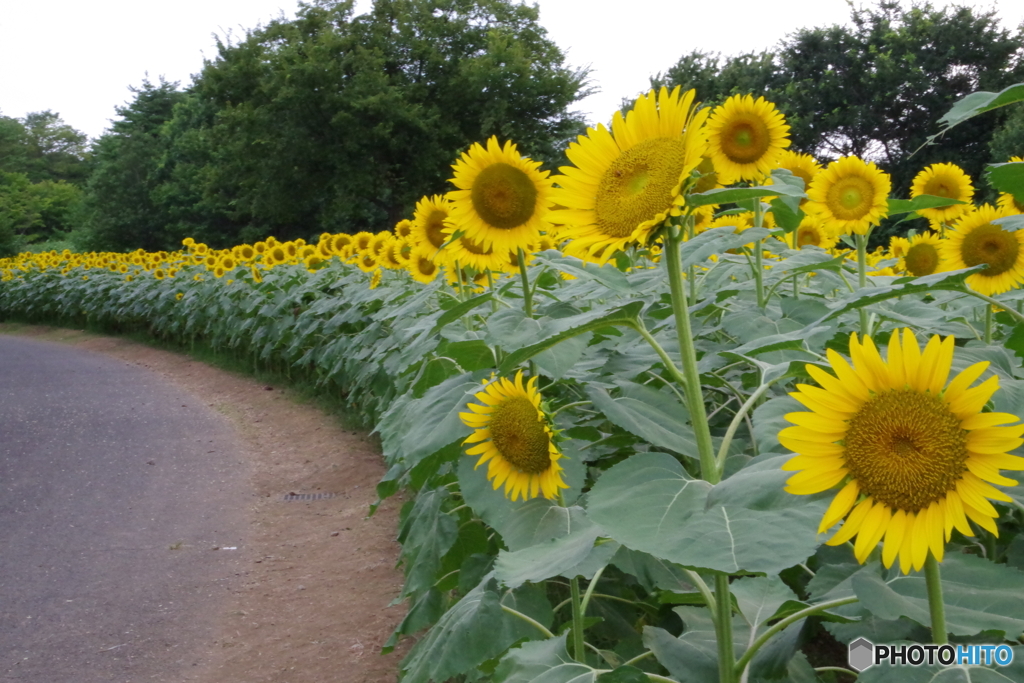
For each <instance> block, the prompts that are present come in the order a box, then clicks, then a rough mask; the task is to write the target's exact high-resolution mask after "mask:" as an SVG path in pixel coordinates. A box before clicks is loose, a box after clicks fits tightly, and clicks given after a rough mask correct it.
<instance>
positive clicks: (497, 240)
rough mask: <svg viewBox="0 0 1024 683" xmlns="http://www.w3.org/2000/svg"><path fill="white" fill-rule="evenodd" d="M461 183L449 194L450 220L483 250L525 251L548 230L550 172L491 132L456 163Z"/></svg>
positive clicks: (456, 179) (454, 166)
mask: <svg viewBox="0 0 1024 683" xmlns="http://www.w3.org/2000/svg"><path fill="white" fill-rule="evenodd" d="M452 169H454V171H455V177H453V178H451V180H450V182H451V183H452V184H453V185H455V187H457V188H458V189H457V190H452V191H451V192H449V193H448V199H449V200H450V201H451V220H452V223H453V224H454V225H455V226H456V228H457V229H459V230H462V231H463V232H464V233H465V235H466V236H467V237H469V238H470V239H472V240H473V241H474V242H475V243H477V244H479V245H481V248H483V249H491V248H493V249H494V250H496V251H506V250H508V251H516V250H517V249H525V248H526V247H527V246H528V245H529V244H530V243H531V242H533V241H535V240H536V239H537V238H538V237H540V233H541V231H542V230H545V229H547V227H548V225H549V223H548V212H549V209H550V208H551V190H552V187H551V179H550V177H549V176H550V172H549V171H541V170H540V162H539V161H533V160H531V159H529V158H527V157H524V156H522V155H520V154H519V152H518V151H517V150H516V146H515V145H514V144H513V143H512V142H510V141H508V142H505V145H504V146H501V145H499V144H498V138H497V137H496V136H493V135H492V136H491V138H490V139H489V140H488V141H487V147H484V146H483V145H481V144H480V143H474V144H473V146H472V147H470V148H469V151H468V152H466V153H464V154H463V155H462V157H461V158H459V159H458V160H457V161H456V162H455V163H454V164H453V165H452Z"/></svg>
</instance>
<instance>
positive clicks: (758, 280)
mask: <svg viewBox="0 0 1024 683" xmlns="http://www.w3.org/2000/svg"><path fill="white" fill-rule="evenodd" d="M754 201H756V202H757V205H756V206H755V207H754V227H755V228H760V227H762V225H761V224H762V223H764V212H763V211H761V200H760V199H756V200H754ZM763 252H764V240H758V241H757V242H755V243H754V287H755V289H756V290H757V307H758V308H764V307H765V305H766V304H767V303H768V300H767V299H766V298H765V296H764V263H763V259H764V255H763Z"/></svg>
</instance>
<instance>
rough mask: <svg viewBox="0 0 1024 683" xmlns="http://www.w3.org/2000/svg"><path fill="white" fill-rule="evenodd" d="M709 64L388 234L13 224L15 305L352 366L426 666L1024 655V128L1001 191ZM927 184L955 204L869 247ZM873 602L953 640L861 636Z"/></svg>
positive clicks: (487, 170) (632, 677)
mask: <svg viewBox="0 0 1024 683" xmlns="http://www.w3.org/2000/svg"><path fill="white" fill-rule="evenodd" d="M1014 88H1016V89H1015V90H1014V89H1009V90H1008V91H1004V92H1003V93H1000V94H984V93H976V94H975V95H972V96H971V98H974V99H971V98H968V100H965V101H964V102H962V103H960V104H958V105H957V107H956V108H954V110H953V111H951V112H950V114H948V115H947V117H946V118H945V119H944V120H943V122H944V124H945V125H946V126H952V125H955V124H956V123H957V122H959V121H961V120H963V119H965V118H967V117H968V116H972V115H977V114H980V113H983V112H984V111H985V110H986V109H988V108H992V107H994V106H998V105H1001V104H1005V103H1008V102H1012V101H1013V100H1014V99H1016V100H1024V86H1014ZM979 95H980V96H981V97H978V96H979ZM694 97H695V95H694V93H693V92H692V91H691V92H685V93H684V92H681V91H680V90H678V89H676V90H674V91H671V92H670V91H667V90H664V89H663V90H661V91H660V92H654V91H652V92H650V93H648V94H647V95H645V96H643V97H640V98H639V99H638V100H637V101H636V103H635V105H634V107H633V109H632V110H631V111H629V113H627V114H625V115H621V114H616V115H615V117H614V119H613V123H612V125H611V128H610V129H606V128H605V127H604V126H598V127H597V128H596V129H590V130H589V131H588V133H587V135H585V136H581V137H580V138H579V139H578V140H577V142H575V143H573V144H572V145H571V146H570V147H569V149H568V151H567V156H568V158H569V160H570V161H571V163H572V165H571V166H568V167H565V168H562V169H561V172H560V173H559V174H557V175H549V174H548V173H547V172H542V171H540V170H539V164H537V163H535V162H533V161H531V160H530V159H527V158H524V157H523V156H521V155H520V154H519V153H518V152H517V149H516V146H515V144H513V143H512V142H507V141H506V142H504V143H503V144H502V142H500V141H498V140H496V139H494V138H492V139H490V140H488V141H486V142H485V143H481V144H476V145H474V146H472V147H471V148H470V149H469V150H468V151H467V152H466V153H465V154H463V155H462V156H461V158H459V159H457V160H456V161H455V163H454V165H453V169H454V173H453V178H452V181H451V182H452V184H453V186H454V188H455V189H453V190H452V191H451V192H449V193H448V194H447V195H445V196H433V197H424V198H423V199H422V200H421V201H420V203H419V204H418V206H417V207H416V211H415V213H414V215H413V216H412V217H411V218H410V219H409V220H403V221H401V222H400V223H398V224H397V225H395V226H394V228H393V229H392V230H385V231H382V232H380V233H377V234H371V233H359V234H356V235H348V234H336V235H332V234H324V235H321V236H320V238H319V240H318V241H316V242H315V243H314V242H313V241H311V242H310V243H304V242H302V241H301V240H300V241H296V242H285V243H281V242H278V241H277V240H275V239H274V238H272V237H268V238H267V239H266V240H264V241H260V242H257V243H256V244H252V245H249V244H243V245H239V246H236V247H234V248H233V249H229V250H212V249H209V248H208V247H207V245H205V244H200V243H196V242H194V241H192V240H185V243H184V244H183V248H182V249H181V250H180V251H176V252H173V253H165V252H160V253H144V252H132V253H126V254H115V253H89V254H73V253H70V252H64V253H56V252H49V253H43V254H27V253H26V254H21V255H19V256H18V257H16V258H13V259H6V260H0V280H2V281H0V315H2V316H4V317H7V318H13V319H18V320H27V321H37V322H46V323H54V322H59V323H64V324H75V325H82V324H89V325H94V326H99V327H101V328H103V329H113V330H135V331H137V330H146V331H148V332H149V333H151V334H152V335H154V336H156V337H160V338H163V339H168V340H173V341H176V342H179V343H181V344H183V345H189V344H191V343H194V342H196V341H197V340H201V341H202V342H203V343H204V344H209V345H212V346H213V347H216V348H219V349H222V350H224V351H225V352H229V353H233V354H235V355H236V356H238V357H239V358H242V359H248V360H249V362H250V363H251V364H252V366H253V367H257V368H258V367H273V368H277V369H281V370H285V371H287V372H290V373H297V374H301V375H302V376H304V377H311V378H315V379H316V381H317V383H318V385H319V386H320V387H321V391H323V392H325V393H327V392H330V393H333V394H335V395H337V396H341V397H344V399H345V401H346V402H347V404H348V405H349V406H350V408H351V409H352V410H353V411H355V412H357V413H358V414H359V415H360V416H361V417H362V418H363V419H365V420H366V421H367V422H369V423H370V424H372V425H374V428H375V430H376V432H377V433H379V435H380V439H381V443H382V446H383V454H384V458H385V459H386V461H387V464H388V467H389V470H388V473H387V475H386V477H385V478H384V480H383V481H382V482H381V483H380V484H379V486H378V493H379V496H380V498H381V499H384V498H387V497H388V496H391V495H393V494H395V493H396V492H398V491H399V490H405V491H406V492H407V499H408V501H407V502H406V503H405V505H404V507H403V510H402V515H401V527H400V529H399V540H400V542H401V543H402V551H401V553H402V554H401V557H402V566H403V569H404V572H405V585H404V587H403V590H402V593H401V595H400V596H397V597H398V598H399V599H404V600H406V601H407V604H408V607H409V609H408V614H407V616H406V617H405V619H404V621H403V622H402V623H401V625H400V626H399V627H398V629H397V631H396V633H395V634H394V637H393V638H392V645H393V643H394V642H397V640H398V639H399V638H402V637H405V636H415V637H416V638H417V641H416V643H415V645H414V646H413V647H412V649H411V651H410V652H409V654H408V655H407V656H406V657H405V658H404V660H403V661H402V663H401V676H402V680H403V681H405V682H407V683H426V682H427V681H436V682H438V683H441V682H443V681H449V680H460V681H495V682H509V683H511V682H516V683H525V682H527V681H537V682H540V681H544V682H545V683H568V682H570V681H572V682H583V681H601V683H616V682H617V683H625V682H629V683H635V682H638V681H676V682H677V683H707V682H710V681H720V682H721V683H739V682H750V683H754V682H760V681H793V682H800V683H803V682H807V683H810V682H813V681H820V682H823V683H839V682H844V681H852V680H855V679H856V680H859V681H861V682H862V683H872V682H875V681H896V680H898V681H907V682H910V683H915V682H917V681H921V682H924V681H954V680H955V681H975V682H978V683H989V682H995V681H1005V682H1010V681H1017V682H1020V681H1024V645H1022V642H1024V486H1022V485H1020V484H1018V482H1017V480H1016V479H1013V478H1011V477H1012V476H1013V473H1014V472H1015V471H1021V470H1024V457H1021V455H1022V454H1024V451H1022V449H1021V446H1022V444H1024V439H1022V438H1021V436H1022V434H1024V424H1022V423H1021V416H1022V415H1024V367H1022V359H1024V314H1022V312H1021V311H1022V305H1024V289H1022V288H1021V285H1022V283H1024V230H1021V229H1020V228H1022V227H1024V161H1022V160H1021V159H1012V160H1009V161H1008V162H1007V163H1005V164H996V165H993V166H991V167H990V168H989V173H988V177H987V179H986V180H987V182H988V184H989V185H990V186H992V187H995V188H996V189H997V190H999V191H1001V192H1002V194H1001V197H1000V199H999V201H998V204H997V205H987V204H982V205H975V204H974V203H973V202H974V199H973V198H974V186H973V183H974V182H975V181H980V179H975V180H972V179H971V178H969V177H967V176H966V175H965V174H964V173H963V172H962V171H961V170H960V169H958V168H957V167H956V166H953V165H951V164H935V165H932V166H929V167H927V168H924V169H922V171H921V173H920V175H919V176H918V177H917V179H916V180H915V182H914V185H913V189H912V192H911V196H910V197H908V198H892V197H890V194H891V188H890V182H889V179H888V176H887V175H886V174H885V173H884V172H882V171H881V170H879V169H878V168H877V167H876V166H875V165H874V164H873V163H871V162H870V161H867V160H863V159H860V158H856V157H846V158H841V159H837V160H833V161H831V162H830V163H827V164H824V165H823V164H820V163H819V162H818V161H816V160H814V159H812V158H811V157H809V156H806V155H800V154H796V153H793V152H791V151H790V150H788V149H787V147H788V146H789V141H788V137H787V131H788V127H787V125H786V122H785V121H784V119H783V117H782V115H781V114H780V113H779V112H778V111H777V109H776V107H775V105H774V104H772V103H770V102H767V101H765V100H763V99H760V98H759V99H754V98H753V97H751V96H735V97H732V98H730V99H729V100H727V101H726V102H725V103H724V104H722V105H721V106H719V107H716V108H713V109H711V108H702V107H700V106H699V105H698V104H697V103H696V102H695V100H694ZM1015 106H1021V105H1020V104H1017V105H1015ZM900 215H904V216H907V217H912V216H922V217H924V218H926V219H927V220H928V222H929V223H930V226H931V227H930V229H929V230H927V231H925V232H921V233H918V234H912V235H910V236H908V237H907V238H895V239H893V240H892V241H891V242H890V243H889V244H888V245H887V246H885V247H882V248H879V249H877V250H869V248H868V244H869V237H870V233H871V232H872V230H873V229H874V228H875V227H876V226H878V224H879V223H880V222H881V221H882V220H883V219H887V218H891V217H893V216H900ZM1007 475H1009V476H1007ZM861 638H863V639H866V640H867V641H870V642H871V643H875V644H886V645H889V646H896V645H911V644H914V643H917V644H927V645H928V646H929V647H930V649H928V650H927V651H926V652H927V659H926V660H925V661H923V662H921V663H920V665H919V666H910V665H900V664H897V665H889V664H886V663H884V662H882V663H878V664H876V665H874V666H870V667H868V668H866V669H864V667H863V666H856V665H855V664H854V663H851V662H852V660H851V662H848V659H847V648H848V645H849V644H850V643H855V642H857V641H858V639H861ZM967 645H985V646H987V647H986V648H982V649H981V650H980V651H982V652H984V653H988V654H987V655H986V657H987V661H984V660H985V659H986V657H983V658H982V659H981V660H978V659H973V660H972V659H964V658H962V657H960V655H959V652H960V650H959V649H958V648H960V647H961V646H967ZM390 647H391V645H389V648H390ZM913 651H914V652H924V651H925V650H922V649H921V648H918V649H917V650H913ZM977 651H978V650H973V651H972V652H977ZM951 653H952V654H951ZM950 657H953V658H954V659H955V660H956V661H954V662H953V664H952V665H947V664H948V660H949V659H950ZM911 663H914V661H913V658H912V657H911ZM857 669H864V670H863V671H858V670H857ZM897 669H898V670H897Z"/></svg>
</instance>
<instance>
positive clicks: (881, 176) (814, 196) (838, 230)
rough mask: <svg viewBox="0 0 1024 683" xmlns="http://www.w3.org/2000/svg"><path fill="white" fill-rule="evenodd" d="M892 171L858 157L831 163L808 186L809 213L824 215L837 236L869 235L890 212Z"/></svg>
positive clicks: (807, 210)
mask: <svg viewBox="0 0 1024 683" xmlns="http://www.w3.org/2000/svg"><path fill="white" fill-rule="evenodd" d="M891 190H892V183H891V182H890V180H889V174H888V173H884V172H882V171H880V170H879V169H878V167H877V166H875V165H874V164H873V163H871V162H867V161H864V160H863V159H860V158H859V157H843V158H841V159H836V160H835V161H833V162H832V163H831V164H829V165H828V168H826V169H825V170H824V171H822V172H821V173H819V174H818V175H816V176H815V177H814V180H812V181H811V186H810V187H809V188H808V189H807V198H808V200H809V201H808V202H807V204H805V206H804V210H805V211H806V212H807V213H813V214H817V215H819V216H821V217H822V218H823V219H824V220H825V223H826V227H827V228H829V229H830V230H832V232H833V233H835V234H837V235H842V234H847V233H851V232H852V233H856V234H858V235H866V234H868V231H870V229H871V226H873V225H878V223H879V222H880V221H881V220H882V219H883V218H885V217H886V216H887V215H888V213H889V192H890V191H891Z"/></svg>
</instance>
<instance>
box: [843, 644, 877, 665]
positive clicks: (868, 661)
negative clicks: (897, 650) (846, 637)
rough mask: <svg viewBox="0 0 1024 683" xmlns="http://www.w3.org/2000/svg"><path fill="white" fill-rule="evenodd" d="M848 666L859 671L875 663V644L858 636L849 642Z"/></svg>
mask: <svg viewBox="0 0 1024 683" xmlns="http://www.w3.org/2000/svg"><path fill="white" fill-rule="evenodd" d="M848 661H849V663H850V668H851V669H853V670H854V671H856V672H857V673H860V672H861V671H863V670H864V669H866V668H868V667H869V666H871V665H872V664H874V663H875V645H874V643H872V642H871V641H870V640H867V639H866V638H858V639H857V640H855V641H853V642H852V643H850V654H849V657H848Z"/></svg>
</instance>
